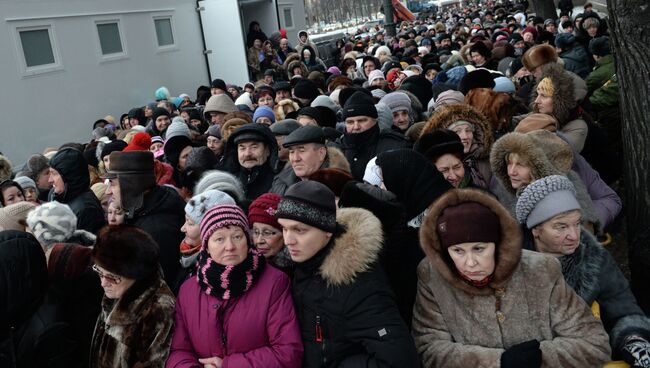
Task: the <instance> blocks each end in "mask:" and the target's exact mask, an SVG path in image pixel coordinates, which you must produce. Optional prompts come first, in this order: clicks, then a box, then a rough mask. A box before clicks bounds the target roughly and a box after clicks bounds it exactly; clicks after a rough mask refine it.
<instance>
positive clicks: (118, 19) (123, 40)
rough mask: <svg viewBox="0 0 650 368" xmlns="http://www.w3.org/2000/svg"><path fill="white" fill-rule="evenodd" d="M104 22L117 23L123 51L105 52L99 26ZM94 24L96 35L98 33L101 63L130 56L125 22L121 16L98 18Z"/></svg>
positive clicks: (98, 49) (98, 52) (98, 51)
mask: <svg viewBox="0 0 650 368" xmlns="http://www.w3.org/2000/svg"><path fill="white" fill-rule="evenodd" d="M102 24H117V32H118V34H119V36H120V44H121V45H122V52H116V53H112V54H104V50H102V42H101V38H100V37H99V27H98V26H99V25H102ZM93 26H94V27H95V35H96V36H95V37H96V38H97V56H98V58H99V62H100V63H103V62H107V61H115V60H122V59H127V58H128V56H129V53H128V49H127V43H126V38H125V37H124V30H123V22H122V19H121V17H112V18H98V19H95V21H94V22H93Z"/></svg>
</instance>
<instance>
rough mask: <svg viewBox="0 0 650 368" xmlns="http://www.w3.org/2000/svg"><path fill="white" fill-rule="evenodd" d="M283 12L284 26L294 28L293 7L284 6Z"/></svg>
mask: <svg viewBox="0 0 650 368" xmlns="http://www.w3.org/2000/svg"><path fill="white" fill-rule="evenodd" d="M282 12H283V14H284V26H285V27H286V28H293V15H292V13H291V8H284V9H283V10H282Z"/></svg>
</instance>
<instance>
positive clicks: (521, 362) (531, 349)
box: [501, 340, 542, 368]
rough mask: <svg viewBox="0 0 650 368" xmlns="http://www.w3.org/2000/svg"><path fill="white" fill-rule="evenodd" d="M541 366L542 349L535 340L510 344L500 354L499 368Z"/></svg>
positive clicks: (532, 367)
mask: <svg viewBox="0 0 650 368" xmlns="http://www.w3.org/2000/svg"><path fill="white" fill-rule="evenodd" d="M541 366H542V351H541V350H540V349H539V341H537V340H530V341H526V342H522V343H520V344H517V345H514V346H511V347H510V348H508V349H506V351H504V352H503V354H501V368H540V367H541Z"/></svg>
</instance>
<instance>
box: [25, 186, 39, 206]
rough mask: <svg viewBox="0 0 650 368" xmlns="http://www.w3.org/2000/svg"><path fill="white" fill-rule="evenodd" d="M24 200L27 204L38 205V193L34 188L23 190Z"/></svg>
mask: <svg viewBox="0 0 650 368" xmlns="http://www.w3.org/2000/svg"><path fill="white" fill-rule="evenodd" d="M24 191H25V200H26V201H27V202H33V203H38V192H36V189H34V188H25V189H24Z"/></svg>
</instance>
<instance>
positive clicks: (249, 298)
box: [166, 265, 302, 368]
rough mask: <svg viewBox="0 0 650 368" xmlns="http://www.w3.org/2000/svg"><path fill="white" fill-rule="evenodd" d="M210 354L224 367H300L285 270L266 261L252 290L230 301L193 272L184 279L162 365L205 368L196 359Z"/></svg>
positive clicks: (298, 331) (293, 311)
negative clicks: (204, 285) (205, 287)
mask: <svg viewBox="0 0 650 368" xmlns="http://www.w3.org/2000/svg"><path fill="white" fill-rule="evenodd" d="M224 344H225V346H224ZM214 356H218V357H221V358H223V368H229V367H233V368H240V367H241V368H243V367H251V368H252V367H268V368H272V367H287V368H288V367H296V368H298V367H300V363H301V361H302V342H301V340H300V329H299V327H298V321H297V320H296V313H295V310H294V307H293V300H292V299H291V287H290V281H289V277H288V276H287V275H285V274H284V273H283V272H281V271H279V270H277V269H275V268H273V267H272V266H269V265H267V266H266V267H265V268H264V271H263V272H262V274H261V275H260V278H259V279H258V280H257V281H256V282H255V285H253V287H252V288H251V289H250V290H248V291H247V292H246V293H244V294H243V295H242V296H240V297H237V298H235V299H232V300H230V301H228V300H222V299H219V298H217V297H214V296H211V295H208V294H206V293H205V291H204V290H203V289H201V287H200V286H199V283H198V281H197V279H196V277H191V278H189V279H188V280H186V281H185V282H184V283H183V286H181V290H180V293H179V294H178V302H177V303H176V326H175V329H174V336H173V338H172V345H171V349H170V353H169V359H168V360H167V364H166V367H168V368H171V367H178V368H180V367H203V365H202V364H199V362H198V359H199V358H209V357H214Z"/></svg>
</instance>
